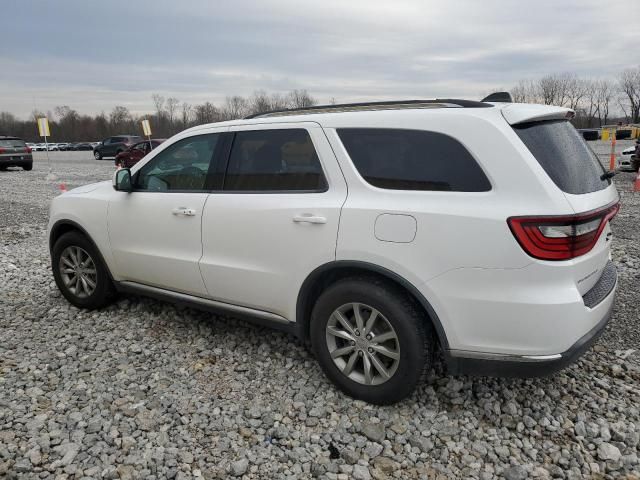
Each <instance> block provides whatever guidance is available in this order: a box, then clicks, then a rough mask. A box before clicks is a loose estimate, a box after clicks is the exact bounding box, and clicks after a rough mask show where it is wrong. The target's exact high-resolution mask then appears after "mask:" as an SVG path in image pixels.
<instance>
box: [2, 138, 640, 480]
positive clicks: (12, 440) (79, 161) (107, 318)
mask: <svg viewBox="0 0 640 480" xmlns="http://www.w3.org/2000/svg"><path fill="white" fill-rule="evenodd" d="M626 143H627V142H618V148H619V149H622V148H624V147H625V145H626ZM606 147H607V146H606V145H599V146H598V145H597V144H596V148H598V150H599V151H600V150H602V151H601V152H600V153H602V154H603V158H604V155H605V153H606ZM90 155H91V153H90V152H88V153H84V152H78V153H75V152H71V153H65V152H60V153H53V154H52V159H53V161H54V165H55V168H54V172H55V173H56V174H57V175H58V176H59V178H60V180H61V181H63V182H65V183H66V184H67V185H68V186H69V187H73V186H76V185H80V184H83V183H88V182H90V181H94V180H101V179H108V178H110V175H111V173H112V171H113V167H112V163H111V162H110V161H103V162H97V161H95V160H92V159H91V157H90ZM43 157H44V155H43V154H36V162H35V165H34V170H33V171H32V172H22V171H20V170H11V171H8V172H0V289H1V293H2V295H1V296H0V478H25V479H26V478H29V479H31V478H55V479H90V478H95V479H100V478H105V479H118V478H120V479H165V478H176V479H181V480H182V479H199V478H205V479H212V478H234V477H235V478H241V477H244V478H269V479H271V478H276V479H278V478H314V477H318V478H327V479H338V478H340V479H347V478H354V479H370V478H373V479H382V478H481V479H491V478H506V479H527V478H540V479H546V478H567V479H574V478H612V479H613V478H627V479H632V478H635V479H637V478H638V477H640V464H639V463H638V454H639V452H638V449H639V447H638V445H639V439H640V413H639V408H640V402H639V401H638V399H639V398H640V352H639V351H638V346H639V345H640V342H639V336H640V335H639V329H638V321H639V312H640V308H639V307H638V295H637V290H638V287H639V286H640V282H639V281H638V280H639V275H640V244H639V236H638V234H639V233H640V218H639V215H640V214H639V213H638V212H639V209H638V207H639V204H640V193H632V192H631V188H630V187H631V182H632V178H633V175H632V174H620V175H619V176H617V177H616V179H615V181H616V183H617V184H618V188H619V189H620V191H621V193H622V201H623V209H622V211H621V213H620V214H619V215H618V217H617V218H616V219H615V221H614V224H615V225H614V232H615V235H616V237H615V240H614V244H613V256H614V260H615V262H616V265H617V266H618V270H619V272H620V288H619V290H618V299H617V306H616V309H615V312H614V318H613V320H612V322H611V324H610V326H609V328H608V330H607V332H606V334H605V335H604V336H603V337H602V338H601V340H600V342H599V343H598V345H596V347H595V348H594V350H593V351H591V352H590V353H588V354H587V355H586V356H585V357H583V359H582V360H580V361H579V362H578V363H577V364H576V365H574V366H572V367H570V368H569V369H567V370H565V371H564V372H562V373H560V374H557V375H556V376H554V377H552V378H549V379H536V380H504V379H488V378H470V377H449V376H443V375H442V374H440V373H436V372H432V373H431V375H430V376H429V378H428V379H427V382H426V383H425V384H424V385H423V386H421V387H420V388H419V390H418V392H417V393H416V394H415V395H414V396H413V397H412V398H410V399H408V400H406V401H404V402H402V403H400V404H398V405H395V406H392V407H384V408H381V407H374V406H371V405H367V404H365V403H362V402H358V401H352V400H350V399H349V398H347V397H345V396H344V395H342V394H341V393H339V392H337V391H336V390H335V389H334V388H333V387H332V386H331V385H330V384H329V382H328V381H327V380H326V379H325V377H324V375H323V374H322V372H321V371H320V369H319V368H318V366H317V365H316V362H315V360H314V359H313V358H312V357H311V356H310V354H309V353H308V352H307V351H306V350H305V349H304V348H303V347H302V346H300V345H299V344H298V343H297V341H296V340H295V339H293V338H292V337H290V336H287V335H285V334H282V333H278V332H274V331H271V330H268V329H263V328H258V327H255V326H251V325H248V324H246V323H243V322H241V321H237V320H233V319H227V318H223V317H215V316H212V315H210V314H205V313H201V312H198V311H195V310H190V309H184V308H179V307H175V306H172V305H169V304H165V303H160V302H157V301H153V300H149V299H144V298H139V297H121V298H120V300H119V301H118V302H117V303H116V304H114V305H113V306H111V307H109V308H107V309H105V310H102V311H99V312H85V311H80V310H78V309H76V308H74V307H71V306H70V305H69V304H68V303H67V302H66V301H65V300H64V299H63V298H62V297H61V295H60V294H59V293H58V291H57V289H56V287H55V285H54V283H53V280H52V277H51V274H50V272H49V267H48V263H49V258H48V252H47V247H46V238H45V222H46V216H47V204H48V202H49V200H50V199H51V198H52V197H53V196H55V195H56V194H57V192H58V190H57V186H56V185H55V184H51V183H50V182H47V181H46V178H45V177H46V175H47V173H48V171H47V164H46V162H45V161H44V160H43Z"/></svg>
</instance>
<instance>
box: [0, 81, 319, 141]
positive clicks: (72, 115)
mask: <svg viewBox="0 0 640 480" xmlns="http://www.w3.org/2000/svg"><path fill="white" fill-rule="evenodd" d="M151 100H152V102H153V106H154V112H153V113H151V114H144V115H134V114H132V113H131V112H130V111H129V109H128V108H127V107H125V106H122V105H116V106H115V107H113V109H112V110H111V112H110V113H108V114H107V113H105V112H102V113H99V114H97V115H93V116H92V115H82V114H80V113H79V112H78V111H77V110H75V109H73V108H71V107H69V106H68V105H61V106H57V107H55V108H54V109H53V112H46V113H44V112H41V111H39V110H34V111H33V112H32V113H31V115H30V116H29V118H28V119H27V120H21V119H18V118H17V117H16V116H15V115H13V114H12V113H10V112H0V135H15V136H18V137H20V138H24V139H25V140H27V141H32V142H41V141H42V139H41V138H40V137H39V136H38V127H37V119H38V118H39V117H47V118H48V119H49V127H50V130H51V141H58V142H62V141H64V142H80V141H99V140H103V139H104V138H106V137H109V136H111V135H118V134H123V135H125V134H126V135H135V134H138V135H142V126H141V122H142V120H144V119H148V120H149V121H150V123H151V128H152V132H153V137H155V138H168V137H170V136H172V135H174V134H176V133H178V132H180V131H182V130H184V129H186V128H189V127H192V126H194V125H202V124H203V123H212V122H221V121H224V120H233V119H237V118H243V117H246V116H248V115H252V114H256V113H264V112H268V111H271V110H280V109H283V108H304V107H310V106H312V105H315V104H316V103H317V101H316V99H315V98H313V97H312V96H311V95H310V94H309V92H307V90H292V91H290V92H289V93H288V94H286V95H282V94H278V93H271V94H269V93H267V92H266V91H264V90H258V91H256V92H254V93H253V94H252V95H251V96H249V97H242V96H239V95H234V96H230V97H227V98H226V99H225V100H224V102H223V103H222V104H220V105H215V104H213V103H211V102H204V103H202V104H195V105H192V104H190V103H187V102H181V101H179V100H178V99H177V98H175V97H164V96H162V95H159V94H153V95H152V96H151Z"/></svg>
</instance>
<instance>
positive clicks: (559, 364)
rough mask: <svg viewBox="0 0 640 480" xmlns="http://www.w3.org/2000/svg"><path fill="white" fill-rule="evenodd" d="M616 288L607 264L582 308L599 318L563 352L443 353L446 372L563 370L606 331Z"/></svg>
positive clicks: (614, 275)
mask: <svg viewBox="0 0 640 480" xmlns="http://www.w3.org/2000/svg"><path fill="white" fill-rule="evenodd" d="M616 285H617V273H616V270H615V266H614V265H613V263H612V262H609V264H608V265H607V266H606V267H605V269H604V273H603V275H602V276H601V278H600V280H599V281H598V282H597V283H596V284H595V285H594V286H593V288H592V289H591V290H589V291H588V292H587V293H586V294H585V295H584V296H583V302H584V305H585V307H586V308H589V309H596V310H597V311H600V315H601V318H600V319H599V320H598V322H597V323H596V324H595V325H594V326H593V327H592V328H591V329H590V330H589V331H588V332H587V333H585V334H584V335H582V336H581V337H580V338H579V339H578V340H577V341H576V342H575V343H574V344H573V345H571V347H569V348H568V349H567V350H565V351H564V352H562V353H556V354H549V355H509V354H492V353H485V352H467V351H456V350H450V351H449V352H447V354H446V360H447V368H448V371H449V373H450V374H452V375H462V374H469V375H481V376H491V377H544V376H547V375H551V374H553V373H556V372H558V371H559V370H562V369H563V368H565V367H567V366H568V365H570V364H571V363H573V362H574V361H575V360H577V359H578V358H579V357H580V356H581V355H582V354H583V353H584V352H586V351H587V350H588V349H589V348H590V347H591V345H593V343H595V341H596V340H597V339H598V337H599V336H600V335H601V334H602V332H603V331H604V329H605V328H606V326H607V323H608V322H609V319H610V318H611V312H612V311H613V301H612V300H613V296H614V294H615V287H616ZM598 307H604V308H598ZM550 334H551V333H550Z"/></svg>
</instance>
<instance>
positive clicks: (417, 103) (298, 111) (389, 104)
mask: <svg viewBox="0 0 640 480" xmlns="http://www.w3.org/2000/svg"><path fill="white" fill-rule="evenodd" d="M491 106H492V105H491V104H489V103H483V102H476V101H474V100H459V99H454V98H443V99H435V100H392V101H384V102H364V103H342V104H337V105H314V106H312V107H305V108H285V109H282V110H271V111H268V112H261V113H254V114H252V115H248V116H246V117H244V118H245V119H250V118H258V117H278V116H286V115H308V114H312V113H332V112H362V111H371V110H401V109H412V108H484V107H491Z"/></svg>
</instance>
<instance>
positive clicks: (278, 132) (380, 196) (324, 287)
mask: <svg viewBox="0 0 640 480" xmlns="http://www.w3.org/2000/svg"><path fill="white" fill-rule="evenodd" d="M572 116H573V112H572V111H571V110H569V109H566V108H559V107H551V106H542V105H525V104H512V103H487V102H472V101H465V100H435V101H408V102H396V103H392V102H382V103H375V104H353V105H342V106H331V107H320V108H318V107H312V108H309V109H305V110H298V111H281V112H271V113H268V114H263V115H260V116H256V117H253V118H248V119H244V120H237V121H230V122H224V123H216V124H210V125H203V126H199V127H194V128H191V129H189V130H186V131H184V132H182V133H180V134H178V135H176V136H175V137H173V138H172V139H170V140H169V141H167V142H165V143H164V144H162V145H161V146H160V147H158V148H157V149H156V150H154V151H153V152H152V153H150V154H149V155H148V156H147V157H145V158H144V159H143V160H142V161H141V162H140V163H138V164H137V165H135V166H134V167H133V168H131V170H129V169H121V170H119V171H117V172H116V174H115V176H114V180H113V183H111V182H102V183H96V184H93V185H87V186H85V187H80V188H76V189H75V190H72V191H70V192H68V193H64V194H62V195H60V196H59V197H57V198H56V199H55V200H54V201H53V203H52V205H51V212H50V223H49V244H50V249H51V256H52V267H53V274H54V276H55V280H56V283H57V284H58V287H59V288H60V290H61V291H62V293H63V294H64V296H65V297H66V298H67V299H68V300H69V301H70V302H71V303H72V304H74V305H76V306H78V307H83V308H100V307H103V306H105V305H106V304H108V303H109V302H110V301H111V300H112V298H113V297H114V295H115V293H116V292H119V291H122V292H132V293H138V294H143V295H149V296H153V297H158V298H161V299H165V300H169V301H176V302H180V303H186V304H189V305H193V306H195V307H199V308H204V309H208V310H212V311H221V312H227V313H230V314H232V315H234V316H240V317H246V318H251V319H254V320H257V321H260V322H263V323H267V324H269V325H273V326H276V327H279V328H282V329H285V330H287V331H289V332H293V333H295V334H296V335H297V336H298V337H299V338H300V339H302V340H303V341H304V342H309V343H310V344H311V346H312V349H313V351H314V353H315V355H316V356H317V358H318V361H319V362H320V364H321V366H322V368H323V369H324V371H325V373H326V374H327V376H328V377H329V378H330V379H331V380H332V381H333V382H334V383H335V384H336V385H337V386H338V387H340V388H341V389H342V390H343V391H345V392H346V393H348V394H349V395H351V396H353V397H356V398H360V399H364V400H366V401H369V402H373V403H378V404H387V403H392V402H395V401H398V400H400V399H402V398H404V397H406V396H407V395H409V394H410V393H411V392H412V391H413V390H414V388H415V387H416V385H417V384H418V382H419V381H420V378H421V376H422V374H423V372H425V370H427V369H428V368H429V367H430V366H431V365H432V363H433V357H434V352H435V351H436V349H437V348H439V349H440V350H441V351H442V354H443V357H444V361H445V362H446V365H447V367H448V371H449V372H450V373H452V374H461V373H476V374H488V375H500V376H505V375H506V376H512V375H519V376H522V375H524V376H530V375H541V374H547V373H551V372H554V371H556V370H558V369H559V368H561V367H563V366H565V365H566V364H567V363H568V362H570V361H572V360H573V359H575V358H576V357H577V356H578V355H579V354H580V353H582V352H583V351H584V350H585V349H586V348H587V347H588V346H589V345H590V344H591V343H592V341H593V340H594V339H595V338H596V337H597V335H598V334H599V333H600V332H601V331H602V330H603V329H604V327H605V325H606V323H607V320H608V318H609V316H610V312H611V309H612V305H613V298H614V290H615V286H616V271H615V268H614V266H613V264H612V262H611V260H610V242H611V231H610V227H609V220H610V219H611V218H612V217H613V216H614V215H615V214H616V212H617V211H618V193H617V191H616V189H615V187H614V186H613V184H612V182H611V179H610V174H609V173H608V172H605V171H604V169H603V168H602V166H601V165H600V163H599V162H598V159H597V158H596V156H595V155H594V154H593V152H592V151H591V150H590V149H589V147H588V146H587V145H586V144H585V142H584V140H583V139H582V137H581V135H580V134H578V133H577V132H576V130H575V129H574V128H573V127H572V126H571V125H570V124H569V122H568V119H569V118H571V117H572Z"/></svg>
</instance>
